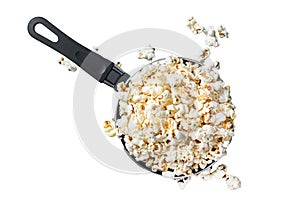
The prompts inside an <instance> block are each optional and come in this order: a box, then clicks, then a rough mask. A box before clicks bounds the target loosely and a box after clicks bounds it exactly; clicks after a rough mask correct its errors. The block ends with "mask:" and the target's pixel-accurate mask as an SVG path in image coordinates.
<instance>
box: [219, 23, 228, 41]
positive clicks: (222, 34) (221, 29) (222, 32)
mask: <svg viewBox="0 0 300 200" xmlns="http://www.w3.org/2000/svg"><path fill="white" fill-rule="evenodd" d="M218 34H219V36H220V38H224V37H226V38H228V32H227V31H226V28H225V27H224V26H222V25H220V26H219V27H218Z"/></svg>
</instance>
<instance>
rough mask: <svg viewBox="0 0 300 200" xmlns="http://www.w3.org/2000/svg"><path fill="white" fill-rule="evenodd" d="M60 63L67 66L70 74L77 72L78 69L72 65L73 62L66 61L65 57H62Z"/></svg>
mask: <svg viewBox="0 0 300 200" xmlns="http://www.w3.org/2000/svg"><path fill="white" fill-rule="evenodd" d="M58 63H59V64H60V65H63V66H65V67H66V68H67V70H68V71H70V72H75V71H76V70H77V67H76V66H75V65H74V64H72V63H71V61H68V60H65V58H64V57H61V58H60V60H59V61H58Z"/></svg>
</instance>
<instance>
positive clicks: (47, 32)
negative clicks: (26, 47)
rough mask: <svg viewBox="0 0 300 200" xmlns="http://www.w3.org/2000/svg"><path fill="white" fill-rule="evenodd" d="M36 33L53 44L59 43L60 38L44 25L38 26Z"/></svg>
mask: <svg viewBox="0 0 300 200" xmlns="http://www.w3.org/2000/svg"><path fill="white" fill-rule="evenodd" d="M35 32H37V33H38V34H40V35H42V36H43V37H45V38H47V39H48V40H50V41H51V42H57V41H58V36H57V35H56V34H55V33H53V32H52V31H51V30H49V29H48V28H46V27H45V26H44V25H43V24H37V25H36V26H35Z"/></svg>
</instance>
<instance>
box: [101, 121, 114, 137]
mask: <svg viewBox="0 0 300 200" xmlns="http://www.w3.org/2000/svg"><path fill="white" fill-rule="evenodd" d="M103 127H104V132H105V133H106V135H107V136H109V137H114V136H116V131H115V127H114V125H113V124H112V122H111V121H109V120H106V121H104V123H103Z"/></svg>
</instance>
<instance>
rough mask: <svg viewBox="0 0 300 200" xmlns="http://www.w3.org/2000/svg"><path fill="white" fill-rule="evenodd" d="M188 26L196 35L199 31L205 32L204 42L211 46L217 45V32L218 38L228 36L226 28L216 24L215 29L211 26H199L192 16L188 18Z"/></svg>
mask: <svg viewBox="0 0 300 200" xmlns="http://www.w3.org/2000/svg"><path fill="white" fill-rule="evenodd" d="M187 26H188V28H189V29H191V30H192V32H193V33H194V34H195V35H196V34H199V33H204V34H205V44H206V45H208V46H212V47H218V46H219V41H218V38H217V34H216V32H217V33H218V36H219V38H228V32H227V31H226V28H225V27H224V26H222V25H220V26H218V28H217V29H215V28H214V27H213V26H208V27H203V26H200V25H199V24H198V23H197V22H196V20H195V19H194V17H192V18H190V19H189V20H188V25H187Z"/></svg>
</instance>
